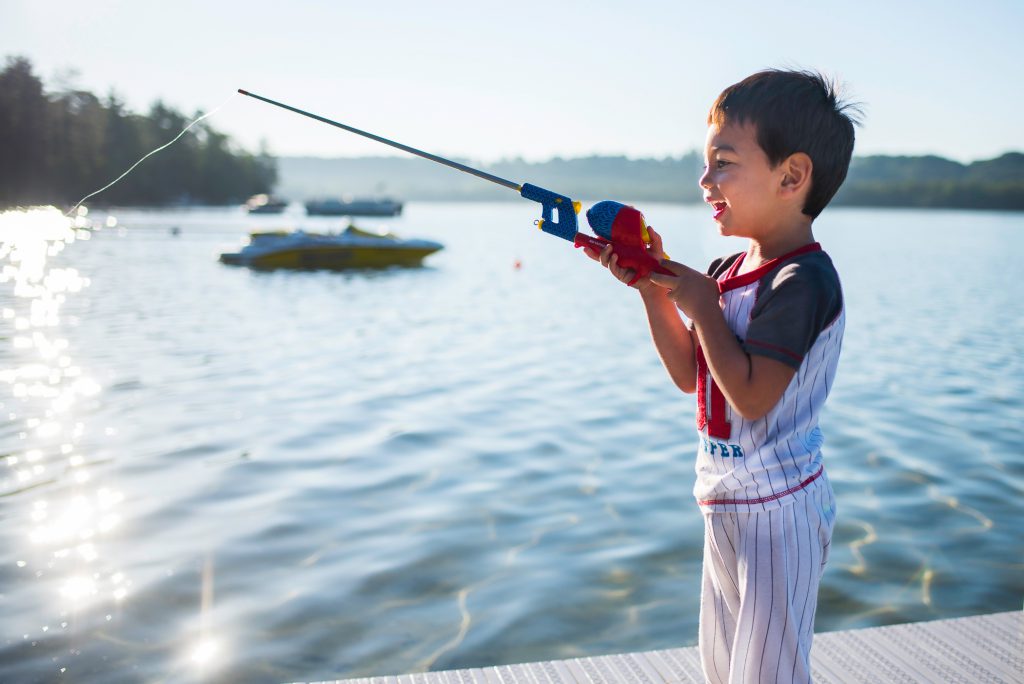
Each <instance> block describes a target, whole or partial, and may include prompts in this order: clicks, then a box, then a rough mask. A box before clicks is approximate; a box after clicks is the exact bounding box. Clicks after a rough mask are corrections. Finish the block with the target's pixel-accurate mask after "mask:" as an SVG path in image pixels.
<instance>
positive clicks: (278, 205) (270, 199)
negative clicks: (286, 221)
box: [245, 195, 288, 214]
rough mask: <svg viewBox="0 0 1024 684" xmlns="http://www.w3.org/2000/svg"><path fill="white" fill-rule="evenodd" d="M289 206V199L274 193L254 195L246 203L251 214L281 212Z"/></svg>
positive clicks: (246, 207)
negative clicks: (275, 195)
mask: <svg viewBox="0 0 1024 684" xmlns="http://www.w3.org/2000/svg"><path fill="white" fill-rule="evenodd" d="M287 206H288V200H284V199H281V198H280V197H274V196H273V195H253V196H252V197H250V198H249V199H248V200H247V201H246V203H245V209H246V211H248V212H249V213H250V214H280V213H282V212H283V211H284V210H285V208H286V207H287Z"/></svg>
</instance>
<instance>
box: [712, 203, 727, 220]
mask: <svg viewBox="0 0 1024 684" xmlns="http://www.w3.org/2000/svg"><path fill="white" fill-rule="evenodd" d="M709 204H711V206H712V207H713V208H714V210H715V213H714V215H713V216H712V218H715V219H717V218H719V217H720V216H721V215H722V214H724V213H725V210H726V209H727V208H728V206H729V205H727V204H726V203H725V202H710V203H709Z"/></svg>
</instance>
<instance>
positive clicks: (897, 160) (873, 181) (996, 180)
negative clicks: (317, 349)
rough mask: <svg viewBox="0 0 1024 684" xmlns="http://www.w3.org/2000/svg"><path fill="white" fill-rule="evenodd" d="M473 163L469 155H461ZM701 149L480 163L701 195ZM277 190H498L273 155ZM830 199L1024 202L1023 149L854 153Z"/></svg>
mask: <svg viewBox="0 0 1024 684" xmlns="http://www.w3.org/2000/svg"><path fill="white" fill-rule="evenodd" d="M460 161H463V163H467V164H470V165H472V164H473V162H472V161H469V160H460ZM702 165H703V162H702V159H701V155H700V154H698V153H696V152H691V153H689V154H686V155H684V156H682V157H675V158H666V159H628V158H626V157H597V156H595V157H581V158H576V159H561V158H557V157H556V158H555V159H552V160H550V161H546V162H526V161H523V160H506V161H501V162H498V163H496V164H489V165H479V168H481V169H483V170H485V171H487V172H489V173H493V174H495V175H497V176H500V177H502V178H507V179H509V180H511V181H515V182H517V183H518V182H530V183H533V184H535V185H540V186H542V187H547V188H550V189H552V190H557V191H559V192H562V193H564V194H566V195H569V196H570V197H579V198H581V199H584V200H593V199H601V198H620V199H623V200H629V201H644V200H647V201H670V202H699V201H700V199H701V195H700V190H699V188H698V187H697V179H698V178H699V176H700V172H701V167H702ZM277 170H278V177H279V179H280V180H279V183H278V186H277V192H278V193H279V194H281V195H283V196H285V197H287V198H289V199H293V200H304V199H308V198H311V197H317V196H327V195H331V196H333V195H343V194H346V195H373V194H388V195H393V196H395V197H398V198H401V199H404V200H495V199H497V200H500V199H512V198H513V194H512V193H511V192H510V191H508V190H505V189H503V188H501V187H499V186H497V185H493V184H491V183H487V182H486V181H483V180H480V179H478V178H474V177H473V176H469V175H467V174H463V173H459V172H457V171H454V170H452V169H449V168H445V167H443V166H440V165H438V164H434V163H432V162H428V161H426V160H424V159H418V158H415V157H360V158H338V159H323V158H316V157H280V158H278V159H277ZM833 204H834V205H847V206H885V207H955V208H969V209H1014V210H1024V154H1022V153H1020V152H1010V153H1007V154H1004V155H1002V156H1000V157H997V158H995V159H989V160H984V161H976V162H973V163H971V164H961V163H959V162H956V161H951V160H949V159H943V158H942V157H935V156H922V157H889V156H871V157H855V158H854V160H853V162H852V164H851V165H850V172H849V175H848V177H847V180H846V183H845V184H844V185H843V187H842V188H841V189H840V191H839V194H838V195H837V196H836V198H835V200H834V202H833Z"/></svg>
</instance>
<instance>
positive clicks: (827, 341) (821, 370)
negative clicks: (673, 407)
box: [693, 243, 845, 512]
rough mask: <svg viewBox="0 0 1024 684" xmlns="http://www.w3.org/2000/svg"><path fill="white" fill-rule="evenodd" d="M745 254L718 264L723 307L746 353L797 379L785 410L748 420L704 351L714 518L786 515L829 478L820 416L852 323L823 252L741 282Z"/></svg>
mask: <svg viewBox="0 0 1024 684" xmlns="http://www.w3.org/2000/svg"><path fill="white" fill-rule="evenodd" d="M742 262H743V254H735V255H732V256H730V257H726V258H723V259H718V260H716V261H715V262H713V263H712V264H711V267H710V268H709V269H708V275H710V276H712V277H713V278H715V279H716V280H718V287H719V292H720V303H721V306H722V311H723V313H724V314H725V318H726V321H727V322H728V324H729V327H730V328H731V329H732V331H733V332H734V333H735V334H736V336H737V338H738V339H739V340H740V342H741V344H742V345H743V348H744V350H745V351H746V352H747V353H748V354H751V355H755V354H757V355H762V356H767V357H769V358H772V359H775V360H777V361H781V362H782V363H785V364H788V365H790V366H791V367H792V368H794V369H795V370H796V373H795V375H794V376H793V379H792V380H791V381H790V383H789V386H788V387H787V388H786V390H785V392H784V393H783V395H782V398H781V399H780V400H779V402H778V403H777V404H776V405H775V406H774V407H773V408H772V409H771V410H770V411H769V412H768V413H767V414H766V415H765V416H764V417H762V418H758V419H756V420H747V419H745V418H743V417H742V416H741V415H740V414H739V413H738V412H736V411H734V410H733V409H732V407H731V406H729V405H728V403H727V402H726V401H725V397H724V395H723V394H722V392H721V390H719V388H718V387H717V386H716V385H715V382H714V379H713V377H712V376H711V372H710V370H709V368H708V364H707V363H706V361H705V359H704V354H703V350H702V349H700V348H699V347H698V349H697V429H698V431H699V433H700V447H699V448H698V452H697V465H696V470H697V482H696V484H695V485H694V490H693V492H694V496H696V498H697V500H698V503H700V505H701V506H702V507H705V508H706V510H711V511H739V512H742V511H750V510H771V509H773V508H777V507H779V506H781V505H783V504H784V503H786V501H787V500H790V499H791V495H793V494H795V493H796V492H799V491H801V490H802V489H804V488H805V487H807V486H808V485H809V484H810V483H811V482H814V481H815V480H816V479H817V478H818V477H820V476H821V473H822V472H823V470H822V468H823V466H822V456H821V445H822V441H823V437H822V434H821V430H820V429H819V428H818V416H819V414H820V411H821V408H822V406H823V405H824V403H825V399H826V397H827V396H828V393H829V390H830V389H831V387H832V382H833V380H834V379H835V375H836V368H837V366H838V363H839V351H840V347H841V345H842V340H843V329H844V325H845V314H844V307H843V297H842V290H841V287H840V284H839V276H838V274H837V273H836V270H835V268H834V267H833V265H832V261H831V259H829V257H828V255H827V254H825V252H823V251H822V250H821V246H820V245H819V244H818V243H814V244H811V245H806V246H804V247H801V248H800V249H798V250H795V251H793V252H790V253H789V254H786V255H784V256H782V257H779V258H778V259H773V260H771V261H769V262H767V263H765V264H763V265H762V266H760V267H758V268H757V269H756V270H753V271H750V272H748V273H743V274H739V275H737V274H738V272H739V268H740V265H741V264H742Z"/></svg>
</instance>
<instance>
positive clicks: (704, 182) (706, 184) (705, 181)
mask: <svg viewBox="0 0 1024 684" xmlns="http://www.w3.org/2000/svg"><path fill="white" fill-rule="evenodd" d="M710 175H711V169H710V168H708V167H707V166H705V167H704V171H703V173H701V174H700V178H699V179H698V180H697V184H698V185H700V187H702V188H704V189H705V190H710V189H711V178H710Z"/></svg>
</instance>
